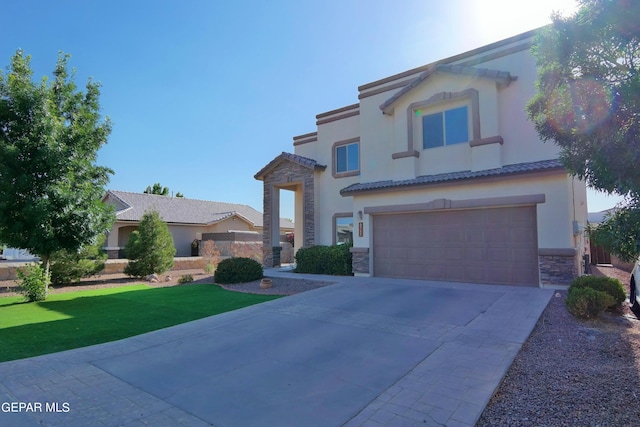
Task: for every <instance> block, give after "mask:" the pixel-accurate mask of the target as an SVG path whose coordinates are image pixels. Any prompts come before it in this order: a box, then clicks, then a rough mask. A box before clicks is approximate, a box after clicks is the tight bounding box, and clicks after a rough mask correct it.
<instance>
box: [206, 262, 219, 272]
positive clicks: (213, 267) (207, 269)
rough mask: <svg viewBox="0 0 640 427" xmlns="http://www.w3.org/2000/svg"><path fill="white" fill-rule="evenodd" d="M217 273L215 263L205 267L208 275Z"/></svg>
mask: <svg viewBox="0 0 640 427" xmlns="http://www.w3.org/2000/svg"><path fill="white" fill-rule="evenodd" d="M215 271H216V266H215V265H214V264H213V263H210V262H209V263H207V265H205V266H204V272H205V273H207V274H213V273H215Z"/></svg>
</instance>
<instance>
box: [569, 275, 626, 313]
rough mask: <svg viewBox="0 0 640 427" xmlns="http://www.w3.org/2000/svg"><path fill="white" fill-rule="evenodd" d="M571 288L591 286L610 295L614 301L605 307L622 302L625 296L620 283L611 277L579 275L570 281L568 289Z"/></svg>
mask: <svg viewBox="0 0 640 427" xmlns="http://www.w3.org/2000/svg"><path fill="white" fill-rule="evenodd" d="M571 288H591V289H594V290H596V291H601V292H605V293H607V294H608V295H611V296H612V297H613V299H614V300H615V302H614V303H612V304H611V305H610V306H607V307H613V306H615V305H617V304H622V302H624V300H625V298H626V297H627V295H626V292H625V290H624V287H623V286H622V283H621V282H620V281H619V280H618V279H614V278H611V277H596V276H581V277H578V278H577V279H574V281H573V282H571V286H570V287H569V290H571Z"/></svg>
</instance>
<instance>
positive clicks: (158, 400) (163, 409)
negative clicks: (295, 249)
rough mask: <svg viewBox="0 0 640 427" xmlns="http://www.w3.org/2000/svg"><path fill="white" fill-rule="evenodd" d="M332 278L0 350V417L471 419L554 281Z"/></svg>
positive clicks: (313, 421) (78, 421)
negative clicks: (293, 291)
mask: <svg viewBox="0 0 640 427" xmlns="http://www.w3.org/2000/svg"><path fill="white" fill-rule="evenodd" d="M267 274H268V275H271V276H274V275H284V276H286V275H291V273H283V272H278V271H275V270H271V271H268V272H267ZM294 277H296V278H298V277H301V276H300V275H294ZM304 277H309V278H311V277H313V278H317V279H327V278H326V277H322V276H320V277H318V276H304ZM329 280H338V283H337V284H335V285H332V286H328V287H326V288H321V289H317V290H314V291H310V292H306V293H303V294H298V295H294V296H291V297H287V298H282V299H279V300H276V301H271V302H268V303H264V304H260V305H258V306H252V307H247V308H245V309H242V310H237V311H234V312H230V313H225V314H222V315H218V316H213V317H209V318H206V319H202V320H198V321H195V322H190V323H187V324H183V325H179V326H176V327H172V328H167V329H164V330H160V331H156V332H152V333H148V334H144V335H140V336H137V337H133V338H129V339H125V340H121V341H117V342H113V343H107V344H102V345H98V346H92V347H86V348H83V349H77V350H71V351H67V352H62V353H56V354H51V355H46V356H41V357H36V358H32V359H25V360H18V361H14V362H6V363H0V405H2V406H1V407H0V425H12V426H36V425H54V426H86V425H93V426H95V425H107V426H143V425H154V426H155V425H160V426H164V425H167V426H173V425H185V426H201V425H202V426H205V425H215V426H276V425H277V426H341V425H347V426H360V425H367V426H368V425H394V426H395V425H397V426H404V425H408V426H409V425H414V424H415V425H421V426H431V425H438V426H439V425H447V426H472V425H474V424H475V422H476V421H477V420H478V418H479V417H480V415H481V413H482V410H483V409H484V407H485V405H486V404H487V402H488V401H489V399H490V397H491V395H492V394H493V392H494V391H495V389H496V388H497V387H498V385H499V384H500V381H501V379H502V378H503V376H504V374H505V373H506V371H507V369H508V368H509V366H510V364H511V362H512V361H513V358H514V357H515V355H516V354H517V353H518V351H519V349H520V347H521V345H522V344H523V343H524V341H525V340H526V339H527V337H528V336H529V334H530V332H531V330H532V329H533V327H534V325H535V323H536V321H537V319H538V317H539V316H540V314H541V313H542V311H543V310H544V308H545V307H546V305H547V303H548V302H549V299H550V298H551V296H552V294H553V292H552V291H551V290H541V289H532V288H517V287H508V286H491V285H472V284H460V283H439V282H425V281H414V280H395V279H377V278H354V277H348V278H329ZM21 403H22V405H21ZM28 404H31V405H30V407H29V406H28ZM38 404H39V405H38ZM38 409H39V410H38Z"/></svg>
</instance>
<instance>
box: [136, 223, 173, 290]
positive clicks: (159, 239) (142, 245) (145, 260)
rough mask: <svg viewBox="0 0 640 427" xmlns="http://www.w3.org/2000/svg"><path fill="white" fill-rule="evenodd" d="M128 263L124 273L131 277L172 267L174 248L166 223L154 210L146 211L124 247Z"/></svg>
mask: <svg viewBox="0 0 640 427" xmlns="http://www.w3.org/2000/svg"><path fill="white" fill-rule="evenodd" d="M124 253H125V255H126V257H127V258H128V259H129V263H128V264H127V265H126V266H125V268H124V273H125V274H127V275H129V276H133V277H145V276H148V275H150V274H154V273H156V274H162V273H164V272H165V271H167V270H171V268H172V267H173V257H174V256H175V255H176V248H175V246H174V243H173V237H172V236H171V233H170V232H169V227H167V223H166V222H164V221H162V219H161V218H160V215H159V214H158V212H156V211H151V212H147V213H145V214H144V215H143V216H142V219H141V220H140V227H139V229H138V230H136V231H134V232H133V233H131V236H129V241H128V242H127V245H126V246H125V248H124Z"/></svg>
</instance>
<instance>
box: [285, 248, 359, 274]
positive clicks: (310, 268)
mask: <svg viewBox="0 0 640 427" xmlns="http://www.w3.org/2000/svg"><path fill="white" fill-rule="evenodd" d="M349 248H350V246H349V245H334V246H311V247H309V248H300V249H298V252H296V273H311V274H330V275H333V276H349V275H351V274H352V268H351V266H352V256H351V252H350V251H349Z"/></svg>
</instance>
